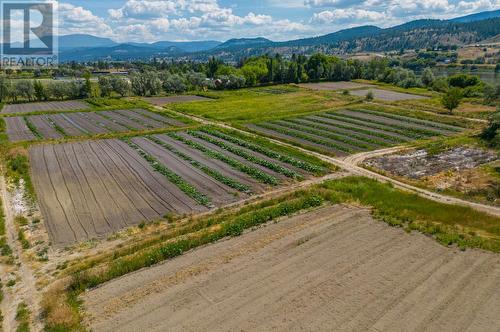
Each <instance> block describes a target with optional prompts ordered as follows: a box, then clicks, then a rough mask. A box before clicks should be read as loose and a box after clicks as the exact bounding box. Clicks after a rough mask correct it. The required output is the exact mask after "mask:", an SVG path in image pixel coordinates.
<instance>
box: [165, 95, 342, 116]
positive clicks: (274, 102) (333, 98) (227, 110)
mask: <svg viewBox="0 0 500 332" xmlns="http://www.w3.org/2000/svg"><path fill="white" fill-rule="evenodd" d="M282 88H286V86H277V87H273V90H276V89H282ZM267 90H268V88H265V87H264V88H251V89H241V90H237V91H217V92H211V93H210V97H211V98H214V97H215V98H216V99H215V100H213V101H209V102H206V101H204V102H192V103H186V104H173V105H170V106H168V107H170V108H171V109H173V110H175V111H178V112H181V113H186V114H191V115H195V116H199V117H204V118H207V119H213V120H219V121H224V122H232V123H234V122H255V121H263V120H271V119H278V118H283V117H289V116H299V115H304V114H309V113H313V112H318V111H321V110H324V109H328V108H332V107H339V106H343V105H347V104H348V103H350V101H346V100H345V99H343V97H342V96H340V95H338V94H336V93H334V92H329V91H310V90H306V89H298V90H297V89H295V88H294V89H293V90H290V91H287V93H280V94H277V93H268V92H266V91H267Z"/></svg>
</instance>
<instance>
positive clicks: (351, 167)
mask: <svg viewBox="0 0 500 332" xmlns="http://www.w3.org/2000/svg"><path fill="white" fill-rule="evenodd" d="M181 115H184V116H186V117H188V118H191V119H192V120H194V121H198V122H200V123H202V124H204V125H215V126H220V127H222V128H225V129H229V130H235V131H238V132H240V133H242V134H246V135H250V136H256V135H255V134H253V133H251V132H248V131H245V130H241V129H238V128H235V127H232V126H230V125H227V124H224V123H218V122H215V121H211V120H207V119H203V118H199V117H196V116H192V115H189V114H184V113H181ZM269 140H270V141H271V142H273V143H275V144H278V145H282V146H288V147H293V148H295V149H297V150H299V151H301V152H303V153H305V154H308V155H311V156H315V157H318V158H319V159H321V160H323V161H325V162H328V163H330V164H332V165H335V166H337V167H339V168H340V169H342V170H345V171H347V172H350V173H351V174H355V175H360V176H365V177H368V178H371V179H375V180H378V181H381V182H384V183H391V184H393V185H394V186H395V187H396V188H398V189H402V190H405V191H408V192H413V193H415V194H417V195H419V196H421V197H424V198H427V199H430V200H432V201H435V202H439V203H444V204H451V205H460V206H466V207H469V208H472V209H474V210H477V211H481V212H484V213H487V214H490V215H493V216H497V217H500V208H497V207H493V206H488V205H483V204H478V203H474V202H469V201H466V200H462V199H459V198H454V197H449V196H445V195H440V194H436V193H434V192H432V191H429V190H425V189H421V188H417V187H414V186H411V185H408V184H405V183H403V182H400V181H397V180H394V179H392V178H389V177H386V176H383V175H380V174H377V173H375V172H372V171H369V170H367V169H364V168H362V167H359V166H357V165H356V164H352V163H350V162H346V161H343V160H341V159H339V158H333V157H330V156H326V155H324V154H321V153H318V152H314V151H310V150H307V149H304V148H301V147H297V146H295V145H292V144H289V143H286V142H282V141H280V140H279V139H272V138H269ZM344 157H346V156H344Z"/></svg>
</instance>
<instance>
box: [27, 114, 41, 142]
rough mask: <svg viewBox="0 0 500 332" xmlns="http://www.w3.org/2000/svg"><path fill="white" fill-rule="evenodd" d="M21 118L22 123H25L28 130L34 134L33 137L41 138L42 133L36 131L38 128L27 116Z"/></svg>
mask: <svg viewBox="0 0 500 332" xmlns="http://www.w3.org/2000/svg"><path fill="white" fill-rule="evenodd" d="M23 119H24V123H26V126H27V127H28V129H29V130H31V132H32V133H33V135H35V137H36V138H38V139H43V135H42V134H40V132H39V131H38V128H37V127H36V126H35V125H34V124H33V122H31V121H30V119H29V118H28V117H27V116H25V117H23Z"/></svg>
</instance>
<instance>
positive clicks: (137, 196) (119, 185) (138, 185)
mask: <svg viewBox="0 0 500 332" xmlns="http://www.w3.org/2000/svg"><path fill="white" fill-rule="evenodd" d="M30 161H31V167H32V179H33V183H34V185H35V189H36V191H37V197H38V199H39V202H40V206H41V210H42V212H43V216H44V220H45V224H46V226H47V229H48V231H49V235H50V238H51V241H52V243H53V244H54V245H55V246H57V247H63V246H66V245H69V244H73V243H75V242H80V241H85V240H89V239H93V238H102V237H105V236H106V235H109V234H111V233H113V232H116V231H118V230H121V229H123V228H126V227H130V226H134V225H137V224H139V223H141V222H144V221H153V220H155V219H159V218H161V217H162V216H164V215H165V214H167V213H177V214H184V213H190V212H197V211H204V210H205V209H204V208H203V207H201V206H199V205H198V204H197V203H196V202H194V201H193V200H192V199H191V198H189V197H188V196H186V195H185V194H184V193H183V192H182V191H181V190H180V189H179V188H177V187H176V186H175V185H174V184H172V183H170V182H169V181H167V179H166V178H165V177H164V176H162V175H161V174H159V173H158V172H155V171H154V170H153V169H152V168H151V167H150V166H149V164H148V163H147V162H146V161H145V160H144V159H143V158H142V157H140V156H139V155H138V154H137V153H136V152H135V151H133V150H132V149H131V148H130V147H129V146H128V145H126V144H125V143H123V142H121V141H118V140H106V141H96V142H82V143H71V144H61V145H56V146H54V145H40V146H35V147H33V148H31V150H30Z"/></svg>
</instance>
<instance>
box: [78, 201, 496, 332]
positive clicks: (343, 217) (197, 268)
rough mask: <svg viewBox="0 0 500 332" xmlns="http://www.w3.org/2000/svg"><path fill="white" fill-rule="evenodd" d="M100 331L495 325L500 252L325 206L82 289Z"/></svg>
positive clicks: (444, 328) (472, 327) (400, 328)
mask: <svg viewBox="0 0 500 332" xmlns="http://www.w3.org/2000/svg"><path fill="white" fill-rule="evenodd" d="M83 300H84V304H85V305H84V307H85V309H86V312H87V314H88V316H87V317H88V318H87V322H88V324H89V326H90V328H91V329H92V330H93V331H166V330H169V331H235V330H238V331H270V330H273V331H274V330H277V331H299V330H300V331H304V330H306V331H423V330H426V331H497V330H499V329H500V315H499V314H498V313H499V312H498V308H499V307H500V257H499V256H498V255H495V254H490V253H485V252H480V251H467V252H461V251H459V250H456V249H449V248H445V247H442V246H441V245H439V244H438V243H436V242H435V241H434V240H432V239H429V238H427V237H425V236H423V235H421V234H407V233H405V232H404V231H403V230H401V229H398V228H391V227H389V226H387V225H386V224H384V223H381V222H376V221H373V220H372V218H371V216H370V214H369V211H367V210H363V209H358V208H351V207H346V206H333V207H326V208H322V209H318V210H316V211H314V212H310V213H307V214H304V215H300V216H296V217H293V218H289V219H286V220H283V221H281V222H279V223H273V224H269V225H267V226H266V227H263V228H260V229H258V230H256V231H254V232H250V233H246V234H245V235H243V236H241V237H238V238H233V239H230V240H226V241H220V242H218V243H216V244H214V245H210V246H207V247H204V248H200V249H198V250H194V251H192V252H189V253H187V254H186V255H184V256H181V257H179V258H177V259H174V260H171V261H168V262H166V263H164V264H162V265H159V266H156V267H153V268H149V269H145V270H141V271H139V272H137V273H132V274H130V275H128V276H125V277H122V278H120V279H117V280H115V281H112V282H109V283H107V284H105V285H103V286H102V287H100V288H97V289H94V290H91V291H89V292H87V293H86V294H84V296H83Z"/></svg>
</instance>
